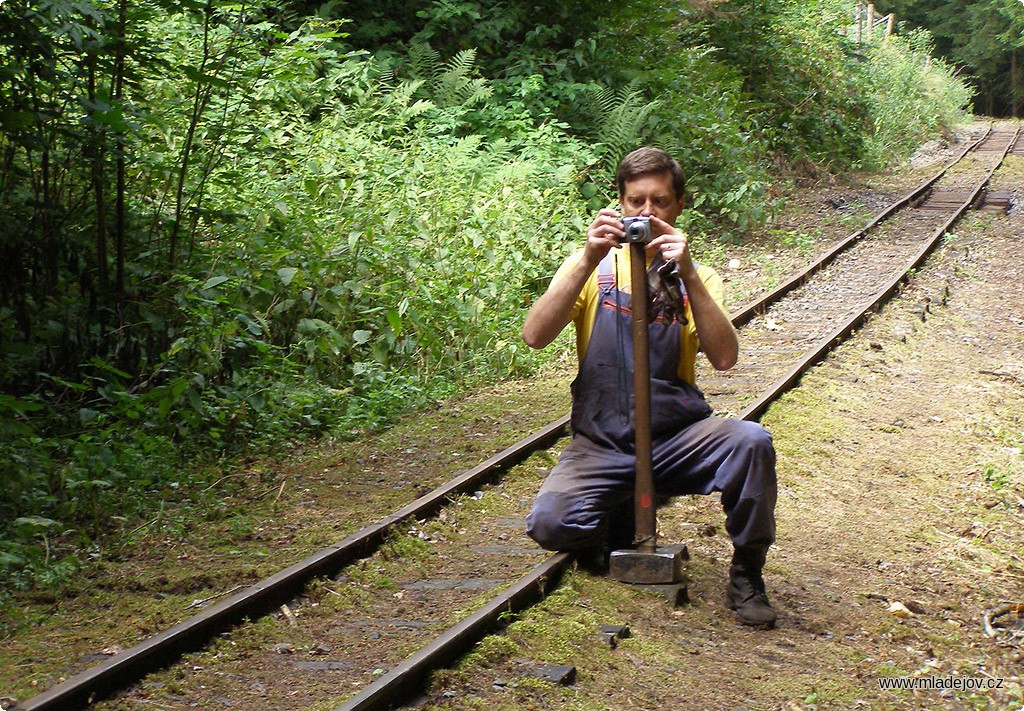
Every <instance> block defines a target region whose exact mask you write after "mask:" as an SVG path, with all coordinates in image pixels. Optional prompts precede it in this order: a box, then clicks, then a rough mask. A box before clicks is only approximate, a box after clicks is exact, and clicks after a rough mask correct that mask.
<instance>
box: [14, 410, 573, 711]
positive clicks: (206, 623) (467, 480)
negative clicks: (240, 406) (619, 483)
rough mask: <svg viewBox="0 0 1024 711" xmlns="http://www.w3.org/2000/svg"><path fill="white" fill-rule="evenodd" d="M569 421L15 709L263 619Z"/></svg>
mask: <svg viewBox="0 0 1024 711" xmlns="http://www.w3.org/2000/svg"><path fill="white" fill-rule="evenodd" d="M568 425H569V416H568V415H566V416H565V417H563V418H561V419H559V420H556V421H555V422H552V423H551V424H549V425H547V426H546V427H544V428H543V429H541V430H538V431H537V432H535V433H533V434H532V435H530V436H529V437H526V438H524V439H521V440H520V441H519V442H517V443H515V444H514V445H512V446H511V447H508V448H507V449H504V450H502V451H501V452H499V453H498V454H495V455H494V456H493V457H491V458H490V459H487V460H486V461H484V462H481V463H480V464H478V465H477V466H475V467H473V468H472V469H469V470H467V471H465V472H464V473H462V474H460V475H458V476H456V477H455V478H454V479H451V480H449V481H448V482H446V483H445V484H444V485H442V486H440V487H438V488H436V489H434V490H433V491H431V492H429V493H428V494H425V495H424V496H421V497H420V498H418V499H416V500H415V501H413V502H412V503H410V504H409V505H407V506H406V507H404V508H402V509H399V510H398V511H395V512H394V513H391V514H389V515H388V516H385V517H384V518H382V519H380V520H379V521H377V522H376V523H373V524H370V525H369V526H366V527H364V528H362V529H360V530H359V531H356V532H355V533H353V534H352V535H350V536H348V537H347V538H345V539H343V540H341V541H339V542H338V543H336V544H334V545H331V546H328V547H327V548H324V549H322V550H320V551H318V552H317V553H314V554H313V555H311V556H309V557H307V558H305V559H303V560H301V561H299V562H298V563H295V564H294V565H292V566H290V567H288V568H285V569H284V570H282V571H280V572H278V573H276V574H274V575H272V576H270V577H269V578H265V579H264V580H261V581H260V582H258V583H256V584H254V585H252V586H250V587H248V588H246V589H245V590H243V591H241V592H239V593H237V594H235V595H233V596H231V597H229V598H227V599H225V600H223V601H222V602H220V603H218V604H217V605H214V606H213V607H210V608H208V609H206V610H203V611H202V612H200V613H198V614H196V615H193V616H192V617H189V618H188V619H186V620H183V621H182V622H179V623H178V624H177V625H175V626H173V627H171V628H170V629H168V630H165V631H164V632H161V633H159V634H156V635H153V636H152V637H149V638H147V639H145V640H143V641H142V642H140V643H138V644H136V645H134V646H132V647H130V648H129V649H126V650H125V651H123V652H120V653H119V654H116V655H114V656H113V657H111V658H110V659H107V660H105V661H103V662H101V663H99V664H97V665H96V666H94V667H91V668H89V669H87V670H85V671H83V672H81V673H79V674H76V675H74V676H72V677H69V678H68V679H66V680H65V681H63V682H61V683H59V684H57V685H55V686H53V687H51V688H50V689H48V690H46V691H44V692H42V693H41V694H37V695H36V696H33V697H32V698H30V699H28V700H26V701H25V702H23V703H21V704H19V705H18V706H17V707H16V708H17V709H18V711H67V710H68V709H74V708H82V707H84V706H87V705H88V704H90V703H92V702H93V701H95V700H98V699H100V698H103V697H105V696H108V695H110V694H111V693H113V692H114V691H117V690H118V689H121V688H124V686H126V685H127V684H129V683H131V682H133V681H136V680H138V679H141V678H142V677H143V676H145V675H146V674H148V673H149V672H152V671H155V670H156V669H159V668H161V667H163V666H166V665H167V664H169V663H171V662H173V661H175V660H176V659H178V658H179V657H180V656H181V655H183V654H185V653H187V652H191V651H196V650H198V649H201V648H202V647H204V646H205V645H206V644H207V643H208V642H209V641H210V639H212V638H213V637H214V636H216V635H217V634H218V633H219V632H222V631H223V630H225V629H228V628H229V627H231V626H233V625H236V624H239V623H240V622H242V621H243V620H244V619H245V618H252V617H258V616H262V615H264V614H266V613H267V612H269V611H271V610H273V609H276V608H277V607H279V606H280V605H282V604H284V603H286V602H287V601H289V600H291V599H292V598H294V597H295V596H296V595H297V594H298V593H299V591H301V590H302V587H303V586H304V585H305V584H306V583H308V582H309V581H311V580H313V579H314V578H317V577H324V576H329V575H332V574H334V573H337V572H338V571H340V570H341V569H342V568H344V567H345V566H347V565H350V564H351V563H353V562H354V561H356V560H359V559H360V558H365V557H367V556H369V555H372V554H373V552H374V550H376V548H377V547H378V546H379V545H380V544H381V543H382V542H383V541H384V540H385V538H386V537H387V534H388V532H389V531H390V530H391V528H392V527H393V526H395V525H396V524H399V523H401V522H403V521H407V520H409V519H412V518H417V517H427V516H430V515H432V514H433V513H435V512H436V511H438V510H439V509H440V508H441V507H442V506H444V504H445V503H446V502H447V501H448V500H450V499H451V498H452V497H453V496H457V495H458V494H463V493H468V492H472V491H474V490H475V489H476V488H477V487H479V486H480V485H481V484H484V483H486V482H487V481H488V480H490V479H491V478H493V477H494V476H496V475H497V474H498V473H499V472H501V471H503V470H504V469H506V468H508V467H510V466H512V465H514V464H515V463H517V462H519V461H522V460H523V459H525V458H526V457H527V456H529V455H530V454H532V453H533V452H535V451H537V450H538V449H544V448H547V447H550V446H551V445H552V444H554V442H555V441H556V440H557V439H558V438H559V437H562V436H564V435H565V433H566V432H567V431H568Z"/></svg>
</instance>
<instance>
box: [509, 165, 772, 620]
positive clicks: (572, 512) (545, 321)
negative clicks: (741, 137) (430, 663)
mask: <svg viewBox="0 0 1024 711" xmlns="http://www.w3.org/2000/svg"><path fill="white" fill-rule="evenodd" d="M616 182H617V184H618V190H619V208H620V212H616V211H615V210H613V209H610V208H604V209H602V210H600V211H598V213H597V216H596V217H595V218H594V221H593V222H592V223H591V224H590V226H589V228H588V229H587V242H586V245H585V246H584V247H583V249H582V250H581V251H579V252H577V253H576V254H574V255H573V256H571V257H569V258H568V259H567V260H566V261H565V263H563V264H562V266H561V268H560V269H559V270H558V272H557V273H556V274H555V277H554V279H553V280H552V282H551V285H550V287H549V288H548V290H547V292H545V293H544V294H543V295H542V296H541V297H540V298H539V299H538V300H537V302H536V303H535V304H534V305H533V307H532V308H531V309H530V311H529V313H528V314H527V317H526V321H525V323H524V324H523V340H524V341H526V343H527V344H528V345H530V346H531V347H533V348H543V347H545V346H547V345H548V344H549V343H551V342H552V341H553V340H554V339H555V338H556V337H557V336H558V334H559V333H560V332H561V331H562V329H563V328H565V326H566V325H567V324H568V323H569V322H570V321H572V322H573V324H574V326H575V329H576V345H577V354H578V358H579V372H578V374H577V377H576V380H575V381H574V382H573V384H572V432H573V440H572V442H571V443H570V445H569V446H568V447H567V448H566V449H565V451H564V452H562V455H561V457H560V458H559V461H558V464H556V465H555V467H554V468H553V469H552V471H551V473H550V475H549V476H548V478H547V480H546V481H545V482H544V484H543V486H542V487H541V489H540V492H539V493H538V495H537V499H536V501H535V502H534V505H533V509H532V511H531V512H530V514H529V516H528V517H527V520H526V523H527V533H529V535H530V536H531V537H532V538H533V539H534V540H535V541H537V542H538V543H539V544H540V545H541V546H543V547H544V548H546V549H548V550H561V551H588V550H605V551H607V550H614V549H616V548H621V547H625V546H626V545H628V544H631V543H633V541H632V538H633V535H634V534H633V513H632V503H631V502H632V497H633V493H634V489H635V483H634V476H635V456H634V431H633V412H632V408H633V405H632V390H633V351H632V320H631V313H630V293H629V283H630V264H629V262H630V250H628V249H622V248H621V243H622V240H624V238H625V236H626V233H625V231H624V230H623V226H622V222H621V221H620V218H622V217H634V216H642V217H649V218H650V228H651V237H652V238H651V240H650V241H649V242H648V243H647V245H646V256H647V260H648V265H649V273H651V274H654V273H656V272H657V273H661V268H663V267H666V266H667V267H669V268H672V267H673V265H672V264H670V263H671V262H675V263H676V265H675V267H674V273H675V275H676V277H677V279H676V281H677V282H679V283H681V286H682V288H681V289H678V290H676V291H675V292H673V293H671V294H666V293H665V292H663V291H661V290H659V291H658V292H657V293H658V294H659V296H657V297H656V298H655V303H654V304H653V307H652V309H651V314H652V317H651V320H650V323H649V340H650V372H651V436H652V440H653V454H652V459H653V462H652V464H653V472H654V485H655V491H656V492H657V494H658V495H659V498H664V497H670V496H676V495H681V494H710V493H711V492H714V491H718V492H721V500H722V507H723V509H724V510H725V515H726V524H725V525H726V530H727V531H728V532H729V535H730V537H731V538H732V542H733V546H734V552H733V558H732V565H731V566H730V568H729V584H728V587H727V590H726V593H727V599H728V602H729V606H730V607H731V608H732V609H734V610H736V614H737V617H738V618H739V620H740V622H742V623H743V624H746V625H751V626H754V627H761V628H771V627H773V626H774V625H775V619H776V614H775V610H773V609H772V607H771V604H770V603H769V601H768V596H767V594H766V593H765V587H764V579H763V578H762V575H761V571H762V567H763V566H764V563H765V556H766V554H767V551H768V547H769V546H770V545H771V544H772V542H773V541H774V540H775V500H776V480H775V450H774V448H773V446H772V440H771V435H769V434H768V432H767V431H766V430H765V429H764V428H763V427H761V426H760V425H758V424H756V423H753V422H746V421H743V420H737V419H720V418H714V417H711V416H710V415H711V408H710V406H709V405H708V404H707V402H706V401H705V400H704V395H703V394H702V393H701V392H700V390H698V389H697V387H696V385H695V374H694V363H695V359H696V354H697V350H698V349H700V350H702V351H703V352H704V354H705V355H706V356H707V358H708V360H709V361H710V363H711V364H712V365H713V366H714V367H715V368H716V369H718V370H728V369H729V368H732V367H733V366H734V365H735V364H736V358H737V355H738V351H739V343H738V340H737V337H736V331H735V330H734V329H733V327H732V323H731V322H730V320H729V316H728V313H727V311H726V309H725V296H724V289H723V285H722V280H721V278H720V277H719V276H718V274H717V273H715V271H714V270H713V269H710V268H709V267H706V266H703V265H700V264H697V263H696V262H694V261H693V260H692V259H691V258H690V251H689V245H688V242H687V237H686V235H685V234H683V233H682V232H680V231H679V230H677V229H676V228H675V222H676V220H677V219H678V217H679V215H680V214H681V213H682V210H683V204H684V200H685V181H684V176H683V173H682V169H681V168H680V166H679V164H678V163H677V162H676V161H675V160H674V159H673V158H672V157H671V156H669V155H668V154H667V153H665V152H664V151H662V150H659V149H656V148H649V147H648V148H640V149H638V150H636V151H633V152H632V153H630V154H629V155H627V156H626V157H625V158H624V159H623V160H622V162H621V163H620V164H619V169H618V172H617V175H616ZM660 301H662V302H664V303H659V302H660ZM668 302H674V303H668Z"/></svg>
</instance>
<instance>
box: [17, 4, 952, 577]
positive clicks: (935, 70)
mask: <svg viewBox="0 0 1024 711" xmlns="http://www.w3.org/2000/svg"><path fill="white" fill-rule="evenodd" d="M629 5H630V6H629V8H623V7H622V4H620V3H611V2H606V1H604V0H591V1H584V0H578V1H576V2H571V3H558V2H548V1H543V2H537V3H533V4H530V5H524V4H522V3H515V2H510V1H506V2H501V3H498V4H493V3H491V4H487V5H484V4H483V3H478V2H472V1H470V0H463V1H459V0H419V1H416V0H402V1H398V0H395V1H390V0H385V1H383V2H374V3H370V2H362V1H356V2H348V3H344V2H342V3H328V4H326V5H323V6H316V7H314V6H303V5H301V4H298V3H296V4H293V5H291V6H286V7H284V8H282V7H280V6H273V5H269V4H268V5H248V4H245V5H238V4H230V3H220V2H215V1H213V0H210V1H209V2H199V1H198V0H191V1H190V2H184V3H181V2H178V3H167V2H164V0H148V1H147V2H136V3H128V2H127V0H116V1H107V2H99V1H97V2H93V3H91V4H86V3H78V2H69V1H67V0H56V1H53V2H43V3H34V2H28V1H27V0H8V1H7V2H5V3H3V4H2V5H0V30H2V33H0V37H3V40H2V41H0V42H2V43H0V161H2V166H3V168H2V174H0V235H2V242H0V316H2V318H0V344H2V355H0V381H2V383H3V391H2V394H0V482H2V486H3V490H4V492H5V496H4V498H3V499H2V500H0V520H2V521H4V524H3V528H2V529H0V573H2V575H3V578H4V580H5V581H6V582H7V583H8V584H9V583H11V582H14V583H16V584H22V585H28V584H32V582H33V581H46V580H55V579H59V578H60V577H61V576H62V575H65V574H67V572H69V571H70V570H73V569H74V567H75V566H76V565H77V564H78V561H77V559H76V558H75V557H74V556H73V555H69V554H68V551H69V550H73V549H76V548H78V549H81V546H82V545H83V544H90V542H95V541H97V540H101V539H102V536H103V535H104V533H105V532H107V531H109V530H111V528H112V527H113V528H115V529H116V528H117V527H118V526H119V525H121V524H125V525H131V524H133V523H134V522H135V521H136V520H137V519H138V518H139V517H140V516H144V515H147V514H148V513H149V512H152V511H153V510H156V509H158V508H159V507H162V506H163V502H165V501H167V500H170V499H176V498H177V499H180V498H182V497H198V496H200V495H209V494H208V492H209V490H210V487H209V486H207V485H206V484H208V482H206V481H205V479H204V477H205V476H206V475H205V474H204V469H203V467H201V466H199V467H197V466H189V467H184V466H182V465H183V462H184V461H186V459H185V457H189V458H192V459H194V460H198V461H199V462H200V463H201V462H204V461H206V462H210V461H213V460H214V459H215V458H216V457H218V456H230V455H233V454H234V453H237V452H239V451H240V450H241V449H242V448H247V447H253V446H257V447H258V446H261V445H269V444H272V443H278V444H279V443H281V442H284V441H289V440H293V439H296V438H303V437H312V436H317V435H320V434H324V433H328V434H332V435H335V436H347V435H349V434H351V433H352V432H355V431H358V430H359V429H360V428H364V427H373V426H378V425H380V424H383V423H385V422H387V421H388V419H389V418H393V417H394V416H395V415H396V414H398V413H400V412H402V411H403V410H405V409H408V408H410V407H417V406H421V405H425V404H428V403H430V402H432V401H435V400H436V399H437V398H439V397H442V396H444V395H445V394H448V393H450V392H453V391H454V390H455V389H457V388H461V387H465V386H466V385H467V384H471V383H473V382H477V381H480V380H483V379H490V378H498V377H504V376H508V375H511V374H516V373H524V372H529V371H530V369H531V368H532V367H534V365H535V364H536V363H537V362H538V361H537V356H536V355H535V354H533V353H530V352H528V349H526V348H525V347H524V346H523V345H522V344H521V342H520V340H519V338H518V332H519V327H520V322H521V318H522V314H523V310H524V307H525V306H526V305H527V304H528V303H529V302H530V301H531V300H532V299H533V298H534V297H535V296H536V294H537V293H539V292H540V291H541V290H543V288H544V287H545V285H546V280H547V279H548V278H549V277H550V274H551V273H552V271H553V268H554V266H555V265H557V263H558V262H559V261H560V259H561V258H562V257H563V256H564V255H565V254H566V253H567V251H568V250H570V249H572V248H573V246H574V245H575V244H577V243H578V241H579V235H580V234H581V233H582V230H583V228H584V225H585V224H586V223H587V222H588V221H589V219H590V218H589V217H588V215H589V214H590V212H591V211H592V210H593V209H595V208H596V207H597V206H599V205H604V204H607V203H609V202H610V201H612V200H613V198H614V195H613V194H612V193H613V191H612V186H611V179H610V176H611V172H612V170H613V168H614V165H615V164H616V162H617V160H618V159H619V157H621V155H623V154H624V153H625V152H626V151H628V150H629V149H631V148H633V147H635V146H636V145H639V144H641V143H647V142H652V143H657V144H660V145H663V146H665V147H667V148H668V149H670V150H671V151H672V152H674V153H675V154H676V155H677V156H678V157H679V158H680V160H681V161H682V162H683V164H684V166H685V167H686V169H687V171H688V173H689V174H690V175H691V180H690V183H689V190H690V192H691V195H690V198H691V202H690V204H691V206H692V208H693V209H691V210H689V211H688V212H687V214H686V219H687V220H688V221H689V224H690V227H691V229H693V230H697V231H705V232H708V233H711V234H721V235H726V236H731V237H733V238H737V237H739V236H740V235H742V233H743V231H744V230H745V229H747V228H748V227H750V226H752V225H755V224H758V223H761V222H763V221H764V220H765V219H766V217H767V216H768V214H769V213H770V210H771V208H772V199H773V198H772V196H771V191H770V190H769V186H770V181H771V180H772V178H771V176H770V174H769V171H768V167H769V166H771V165H774V166H776V167H778V166H788V167H789V169H797V170H803V171H807V170H812V171H817V170H842V169H847V168H850V167H853V166H862V165H863V166H871V165H879V164H881V163H882V162H884V161H885V160H890V159H892V158H893V157H894V156H897V155H899V154H901V153H905V152H906V151H907V150H908V149H909V148H910V147H912V145H913V144H914V143H915V142H916V141H917V140H919V139H920V138H923V137H925V136H926V135H929V134H931V133H934V132H936V131H940V130H943V129H946V128H948V127H950V126H951V125H952V124H953V123H954V122H955V121H956V120H957V119H958V111H959V108H960V106H962V105H963V103H964V102H965V101H966V98H967V95H966V94H965V92H964V89H963V87H962V86H961V85H960V84H959V83H958V82H956V81H955V80H954V79H952V78H951V77H950V76H949V74H948V72H945V71H944V68H943V67H942V66H941V65H940V64H937V63H932V64H931V67H930V68H926V66H925V64H926V63H925V52H926V50H927V47H926V44H927V43H926V41H925V40H923V39H920V38H917V39H915V38H909V39H907V40H899V41H893V42H890V43H888V44H886V45H884V46H881V45H878V46H861V47H855V46H852V45H850V44H849V43H848V42H846V40H844V39H843V38H842V37H841V35H840V34H839V32H838V29H839V26H840V25H841V23H842V22H844V21H845V17H846V14H845V11H841V10H842V8H841V6H840V5H837V4H834V3H831V2H822V3H811V4H808V3H795V2H790V3H778V2H775V3H767V2H731V3H720V2H719V3H715V2H705V3H697V2H694V3H693V4H692V5H681V6H674V7H672V8H668V7H663V6H662V5H661V4H659V3H655V2H641V3H631V4H629ZM352 18H358V21H353V19H352Z"/></svg>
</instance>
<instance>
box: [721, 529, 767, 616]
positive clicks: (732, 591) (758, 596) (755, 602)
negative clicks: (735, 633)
mask: <svg viewBox="0 0 1024 711" xmlns="http://www.w3.org/2000/svg"><path fill="white" fill-rule="evenodd" d="M767 553H768V549H767V548H737V549H736V550H735V551H733V555H732V565H731V566H730V567H729V587H728V588H727V589H726V597H727V599H728V601H729V608H730V609H732V610H736V617H737V618H738V619H739V621H740V622H742V623H743V624H745V625H749V626H751V627H757V628H759V629H765V630H770V629H772V628H773V627H775V619H776V617H777V615H776V614H775V610H774V609H772V604H771V603H770V602H768V595H767V594H766V593H765V590H764V578H762V577H761V569H762V568H764V561H765V557H766V555H767Z"/></svg>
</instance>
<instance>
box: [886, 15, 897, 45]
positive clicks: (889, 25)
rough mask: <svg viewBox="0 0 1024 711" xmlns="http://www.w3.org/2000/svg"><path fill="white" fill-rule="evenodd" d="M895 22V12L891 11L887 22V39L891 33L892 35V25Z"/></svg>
mask: <svg viewBox="0 0 1024 711" xmlns="http://www.w3.org/2000/svg"><path fill="white" fill-rule="evenodd" d="M894 22H896V15H895V13H892V12H890V13H889V18H888V20H887V21H886V23H885V38H886V39H889V37H890V35H892V26H893V23H894Z"/></svg>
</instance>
